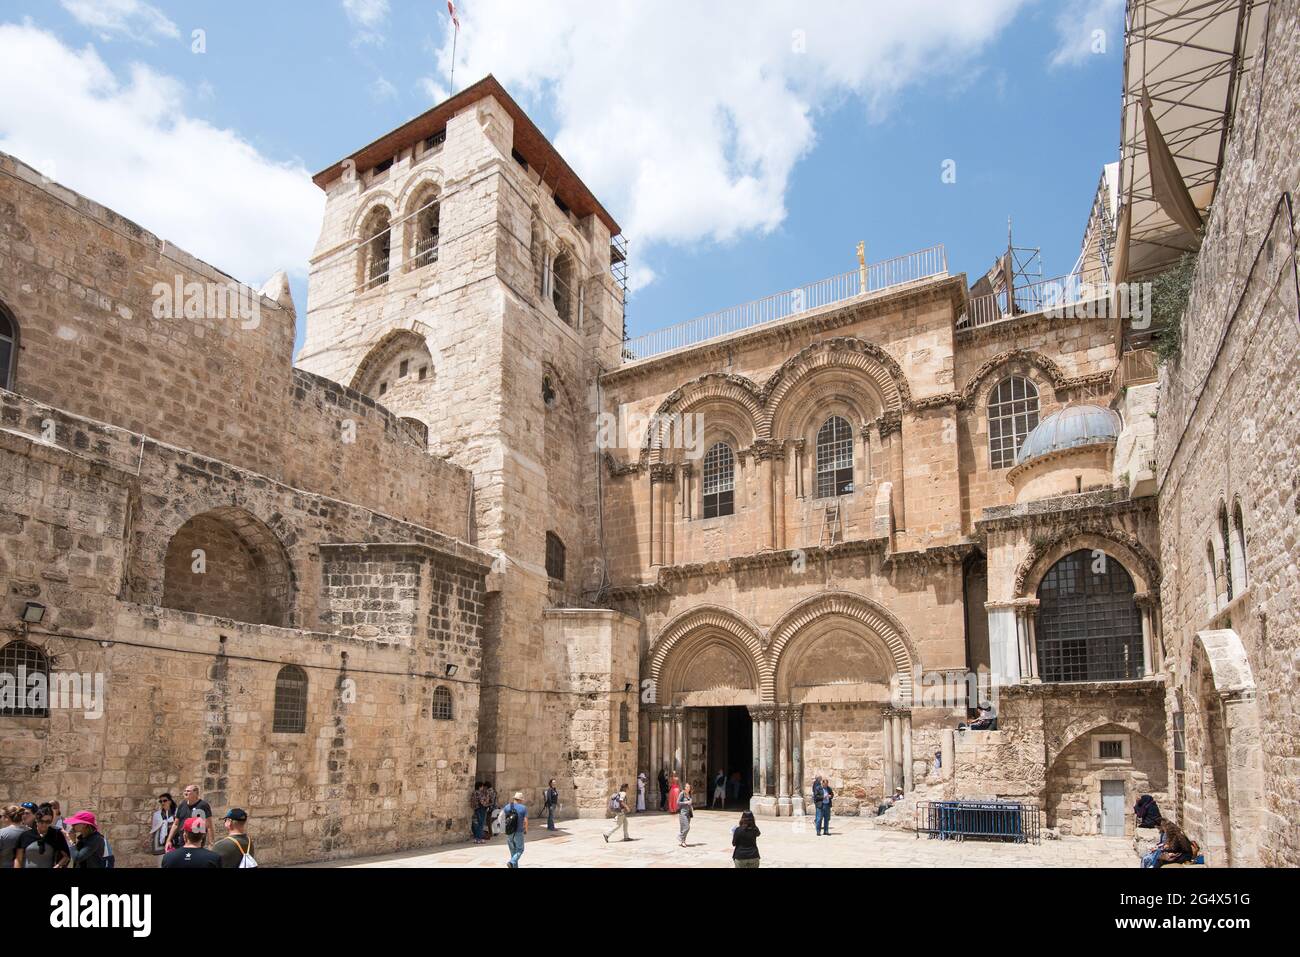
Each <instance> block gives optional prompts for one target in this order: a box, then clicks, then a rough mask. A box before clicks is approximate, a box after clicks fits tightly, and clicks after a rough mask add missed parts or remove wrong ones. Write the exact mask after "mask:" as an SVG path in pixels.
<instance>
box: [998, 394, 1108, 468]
mask: <svg viewBox="0 0 1300 957" xmlns="http://www.w3.org/2000/svg"><path fill="white" fill-rule="evenodd" d="M1118 437H1119V416H1117V415H1116V414H1115V413H1114V412H1112V411H1111V410H1110V409H1103V408H1102V407H1101V406H1098V405H1070V406H1066V407H1065V408H1064V409H1062V410H1061V411H1059V412H1053V413H1052V414H1051V415H1049V416H1048V417H1047V418H1045V419H1043V420H1042V421H1041V422H1039V423H1038V425H1037V427H1036V428H1035V429H1034V430H1033V431H1032V432H1030V433H1029V434H1028V435H1027V436H1025V441H1024V442H1022V443H1021V445H1020V451H1019V452H1018V453H1017V454H1016V464H1017V465H1024V464H1025V463H1026V462H1028V461H1029V460H1030V459H1036V458H1038V457H1040V456H1043V455H1048V454H1050V453H1052V452H1060V451H1061V450H1063V449H1072V448H1076V447H1078V446H1081V445H1096V444H1098V443H1100V442H1113V441H1115V439H1116V438H1118Z"/></svg>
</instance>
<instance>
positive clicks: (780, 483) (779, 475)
mask: <svg viewBox="0 0 1300 957" xmlns="http://www.w3.org/2000/svg"><path fill="white" fill-rule="evenodd" d="M772 456H773V461H772V472H773V476H774V477H773V483H774V484H773V488H772V495H773V502H772V504H773V517H772V523H773V530H772V547H773V548H785V497H786V493H787V491H788V490H787V489H786V487H785V486H786V478H785V447H784V446H777V447H776V448H775V449H774V450H773V452H772Z"/></svg>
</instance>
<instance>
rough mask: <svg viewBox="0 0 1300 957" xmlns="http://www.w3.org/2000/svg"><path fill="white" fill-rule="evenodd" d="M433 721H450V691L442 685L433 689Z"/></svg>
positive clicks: (451, 710)
mask: <svg viewBox="0 0 1300 957" xmlns="http://www.w3.org/2000/svg"><path fill="white" fill-rule="evenodd" d="M432 710H433V720H435V721H450V720H451V719H452V716H453V709H452V702H451V689H450V688H447V687H445V686H443V685H439V686H438V687H436V688H434V689H433V708H432Z"/></svg>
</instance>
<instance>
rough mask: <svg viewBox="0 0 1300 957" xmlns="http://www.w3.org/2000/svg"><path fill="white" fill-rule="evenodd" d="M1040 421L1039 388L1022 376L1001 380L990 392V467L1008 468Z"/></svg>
mask: <svg viewBox="0 0 1300 957" xmlns="http://www.w3.org/2000/svg"><path fill="white" fill-rule="evenodd" d="M1036 425H1038V390H1037V389H1036V388H1034V384H1033V383H1032V382H1030V381H1029V380H1028V379H1026V378H1024V377H1023V376H1011V378H1009V379H1004V380H1002V382H1001V383H999V384H998V387H997V388H996V389H994V390H993V394H992V395H990V396H989V468H994V469H1009V468H1011V466H1013V465H1015V464H1016V453H1017V452H1019V451H1020V443H1022V442H1023V441H1024V440H1025V436H1027V435H1028V434H1029V433H1030V432H1032V431H1033V430H1034V426H1036Z"/></svg>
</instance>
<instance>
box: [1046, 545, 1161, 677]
mask: <svg viewBox="0 0 1300 957" xmlns="http://www.w3.org/2000/svg"><path fill="white" fill-rule="evenodd" d="M1133 594H1134V588H1133V579H1132V577H1130V576H1129V573H1128V572H1127V571H1125V569H1124V566H1123V565H1121V564H1120V563H1119V562H1117V561H1116V560H1115V559H1113V558H1111V557H1110V556H1109V555H1107V554H1106V553H1105V552H1101V551H1089V550H1086V549H1080V550H1079V551H1077V552H1071V553H1070V554H1069V555H1066V556H1065V557H1064V558H1062V559H1061V560H1060V561H1059V562H1057V563H1056V564H1055V565H1053V566H1052V567H1051V568H1050V569H1049V570H1048V572H1047V574H1046V575H1044V576H1043V580H1042V583H1041V584H1039V586H1038V621H1037V626H1036V631H1035V634H1036V637H1037V642H1038V676H1039V677H1040V678H1041V679H1042V680H1043V681H1124V680H1132V679H1135V678H1140V677H1142V668H1143V661H1142V615H1141V613H1140V612H1139V611H1138V607H1137V604H1136V603H1135V602H1134V600H1133Z"/></svg>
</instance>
